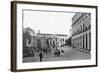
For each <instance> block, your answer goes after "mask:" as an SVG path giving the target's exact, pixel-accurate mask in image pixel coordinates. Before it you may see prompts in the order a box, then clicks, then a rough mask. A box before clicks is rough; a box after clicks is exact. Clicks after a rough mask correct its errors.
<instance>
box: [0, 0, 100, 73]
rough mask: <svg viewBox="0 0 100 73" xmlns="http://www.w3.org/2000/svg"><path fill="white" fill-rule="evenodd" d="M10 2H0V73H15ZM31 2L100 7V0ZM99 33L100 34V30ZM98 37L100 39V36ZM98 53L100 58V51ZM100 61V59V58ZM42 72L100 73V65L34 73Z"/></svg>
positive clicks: (45, 0) (43, 72)
mask: <svg viewBox="0 0 100 73" xmlns="http://www.w3.org/2000/svg"><path fill="white" fill-rule="evenodd" d="M10 1H11V0H0V73H13V72H11V71H10V42H11V41H10V34H11V32H10V29H11V28H10V27H11V26H10V8H11V7H10ZM31 1H37V2H38V1H40V2H54V3H67V4H84V5H98V6H99V4H100V2H99V0H31ZM99 7H100V6H99ZM99 12H100V10H99ZM99 12H98V13H99ZM98 20H99V19H98ZM99 23H100V21H99ZM99 23H98V24H99ZM98 27H99V28H100V25H98ZM98 31H99V32H100V29H99V30H98ZM98 37H100V34H98ZM98 41H99V42H98V43H100V38H98ZM98 46H99V45H98ZM99 47H100V46H99ZM98 50H99V48H98ZM98 52H99V56H100V50H99V51H98ZM99 61H100V57H99ZM99 63H100V62H99ZM41 72H42V73H87V72H88V73H99V72H100V65H99V67H92V68H77V69H76V68H75V69H60V70H48V71H47V70H46V71H35V72H34V73H41ZM21 73H23V72H21ZM26 73H33V71H30V72H26Z"/></svg>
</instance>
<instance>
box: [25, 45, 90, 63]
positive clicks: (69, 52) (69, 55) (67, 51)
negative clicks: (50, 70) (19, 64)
mask: <svg viewBox="0 0 100 73" xmlns="http://www.w3.org/2000/svg"><path fill="white" fill-rule="evenodd" d="M60 48H61V47H59V48H58V49H60ZM62 49H63V50H64V55H60V56H54V50H51V53H48V54H47V55H44V56H43V59H42V61H43V62H44V61H64V60H82V59H90V58H91V55H90V54H89V53H85V52H82V51H79V50H76V49H73V48H71V47H67V46H65V47H62ZM23 62H40V59H39V56H34V57H26V58H23Z"/></svg>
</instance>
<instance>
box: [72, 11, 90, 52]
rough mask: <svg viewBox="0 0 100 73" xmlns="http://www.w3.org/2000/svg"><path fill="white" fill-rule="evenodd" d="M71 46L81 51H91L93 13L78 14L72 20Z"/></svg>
mask: <svg viewBox="0 0 100 73" xmlns="http://www.w3.org/2000/svg"><path fill="white" fill-rule="evenodd" d="M71 35H72V36H71V45H72V46H73V47H76V48H78V49H80V50H84V51H86V52H90V50H91V13H81V12H77V13H76V14H75V15H74V16H73V18H72V29H71Z"/></svg>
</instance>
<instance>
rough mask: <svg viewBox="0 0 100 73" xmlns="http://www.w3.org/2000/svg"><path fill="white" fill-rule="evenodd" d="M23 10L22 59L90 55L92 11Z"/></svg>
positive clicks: (82, 58)
mask: <svg viewBox="0 0 100 73" xmlns="http://www.w3.org/2000/svg"><path fill="white" fill-rule="evenodd" d="M22 13H23V14H22V15H23V63H28V62H46V61H68V60H85V59H91V53H90V52H91V13H84V12H69V11H48V10H27V9H26V10H23V12H22Z"/></svg>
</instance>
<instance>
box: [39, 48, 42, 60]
mask: <svg viewBox="0 0 100 73" xmlns="http://www.w3.org/2000/svg"><path fill="white" fill-rule="evenodd" d="M39 57H40V62H41V61H42V59H43V53H42V50H41V51H40V54H39Z"/></svg>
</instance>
